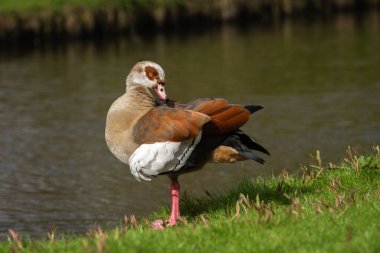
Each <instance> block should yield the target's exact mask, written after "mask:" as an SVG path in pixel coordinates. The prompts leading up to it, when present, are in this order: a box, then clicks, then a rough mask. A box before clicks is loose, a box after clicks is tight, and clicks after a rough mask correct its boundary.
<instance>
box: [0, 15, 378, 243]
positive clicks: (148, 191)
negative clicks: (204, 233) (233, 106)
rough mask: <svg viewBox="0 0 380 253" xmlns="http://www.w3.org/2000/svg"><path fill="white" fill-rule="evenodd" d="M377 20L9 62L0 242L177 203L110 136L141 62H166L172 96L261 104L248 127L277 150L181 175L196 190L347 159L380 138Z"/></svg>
mask: <svg viewBox="0 0 380 253" xmlns="http://www.w3.org/2000/svg"><path fill="white" fill-rule="evenodd" d="M379 24H380V22H379V16H378V15H376V14H371V15H368V16H366V17H363V18H361V19H355V18H353V17H350V16H340V17H337V18H336V19H334V20H332V21H329V22H315V23H309V24H304V23H296V22H293V23H291V22H287V23H284V24H283V25H275V26H273V27H257V26H251V27H244V28H241V29H237V28H234V27H229V26H225V27H223V28H221V29H217V30H212V31H208V32H204V33H200V34H193V35H188V36H185V37H176V36H172V37H162V36H158V37H155V38H152V39H150V40H148V41H143V40H140V39H138V38H131V39H120V40H116V41H112V42H108V43H105V44H92V43H73V44H69V45H66V46H62V47H56V48H44V49H40V50H33V51H28V52H26V53H25V52H18V53H17V52H16V53H5V52H3V53H2V54H1V55H0V101H1V103H0V170H1V173H0V236H1V237H4V236H6V234H7V230H8V228H12V229H14V230H16V231H19V232H21V233H28V234H29V235H30V236H46V233H47V232H48V231H49V230H50V229H51V228H52V227H56V228H57V231H58V232H68V233H83V232H86V231H87V230H88V229H89V228H91V227H93V226H95V224H100V225H102V226H111V227H112V226H114V225H115V224H117V223H118V222H119V221H121V219H122V218H123V216H124V215H125V214H136V215H137V216H139V217H141V216H144V215H149V214H150V213H151V212H152V211H154V210H156V209H157V208H158V206H160V205H162V204H168V203H169V192H168V189H169V181H168V179H167V178H165V177H160V178H157V179H155V180H153V181H152V182H151V183H139V182H137V181H136V180H135V179H134V178H133V177H132V175H131V174H130V172H129V168H127V167H126V166H124V165H123V164H121V163H120V162H118V161H117V160H116V159H115V158H114V157H113V156H112V154H111V153H110V152H109V151H108V149H107V147H106V145H105V142H104V124H105V117H106V113H107V110H108V107H109V106H110V104H111V103H112V101H113V100H114V99H116V98H117V97H118V96H120V95H121V93H122V92H123V91H124V89H125V87H124V80H125V76H126V74H127V73H128V72H129V70H130V68H131V66H132V65H133V64H134V63H135V62H137V61H140V60H144V59H150V60H153V61H156V62H158V63H160V64H161V65H162V66H163V67H164V69H165V70H166V74H167V92H168V94H169V96H170V97H171V98H174V99H177V100H180V101H184V102H185V101H189V100H191V99H193V98H196V97H204V96H212V97H224V98H228V99H229V100H230V101H231V102H234V103H241V104H249V103H253V104H261V105H263V106H264V107H265V109H264V110H262V111H260V112H258V113H257V114H256V115H254V116H253V117H252V119H251V120H250V121H249V123H248V124H247V125H246V126H245V127H244V129H245V130H246V131H247V132H249V133H251V134H252V136H254V137H255V138H256V139H257V140H258V141H259V143H261V144H262V145H264V146H265V147H266V148H268V149H269V150H270V151H271V153H272V156H271V157H269V158H268V157H267V164H266V165H265V166H261V165H259V164H256V163H254V162H244V163H239V164H234V165H214V164H211V165H208V166H207V167H205V168H204V169H203V170H202V171H199V172H196V173H193V174H188V175H184V176H182V177H181V178H180V181H181V183H182V184H181V186H182V189H183V190H185V191H187V192H189V193H192V194H196V195H202V194H204V191H205V190H207V191H209V192H221V191H223V190H226V189H228V188H229V187H231V186H233V185H235V184H236V183H238V182H239V181H240V180H242V178H244V177H256V176H259V175H260V176H270V175H272V174H278V173H280V171H281V170H282V169H283V168H287V169H288V170H289V171H296V170H297V168H298V165H299V163H307V162H309V161H310V159H309V155H308V154H309V153H314V152H315V151H316V150H320V151H321V155H322V159H323V160H325V161H333V162H338V161H339V160H340V159H341V157H342V156H343V154H344V150H345V149H346V147H347V146H348V145H352V146H358V147H359V148H361V150H363V151H365V152H367V151H369V150H370V149H371V145H372V144H379V142H380V120H379V116H380V112H379V107H380V99H379V94H380V93H379V92H380V71H379V69H380V68H379V67H380V53H379V52H380V33H379V32H380V28H379Z"/></svg>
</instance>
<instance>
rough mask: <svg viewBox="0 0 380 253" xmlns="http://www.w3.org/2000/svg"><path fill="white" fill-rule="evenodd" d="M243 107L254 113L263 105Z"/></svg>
mask: <svg viewBox="0 0 380 253" xmlns="http://www.w3.org/2000/svg"><path fill="white" fill-rule="evenodd" d="M244 108H245V109H247V110H248V111H250V112H251V113H254V112H257V111H259V110H261V109H263V108H264V107H262V106H261V105H246V106H244Z"/></svg>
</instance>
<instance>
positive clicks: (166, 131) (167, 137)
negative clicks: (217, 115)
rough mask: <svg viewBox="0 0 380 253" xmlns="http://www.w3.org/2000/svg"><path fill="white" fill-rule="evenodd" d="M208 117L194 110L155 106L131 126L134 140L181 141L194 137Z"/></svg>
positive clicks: (146, 141) (141, 142) (149, 141)
mask: <svg viewBox="0 0 380 253" xmlns="http://www.w3.org/2000/svg"><path fill="white" fill-rule="evenodd" d="M209 120H210V117H209V116H207V115H205V114H203V113H199V112H196V111H190V110H183V109H177V108H166V107H156V108H153V109H151V110H150V111H148V112H147V113H146V114H145V115H144V116H142V117H141V118H140V119H139V120H138V121H137V123H136V124H135V126H134V128H133V134H134V138H135V142H136V143H138V144H143V143H156V142H166V141H170V142H181V141H184V140H187V139H190V138H195V137H197V136H198V135H199V133H200V131H201V130H202V126H203V125H204V124H205V123H206V122H208V121H209Z"/></svg>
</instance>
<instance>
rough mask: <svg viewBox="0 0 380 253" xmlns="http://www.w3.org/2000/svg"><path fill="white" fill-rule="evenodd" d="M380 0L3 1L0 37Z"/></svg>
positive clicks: (31, 38) (99, 31) (67, 34)
mask: <svg viewBox="0 0 380 253" xmlns="http://www.w3.org/2000/svg"><path fill="white" fill-rule="evenodd" d="M379 5H380V1H379V0H331V1H315V0H307V1H306V0H305V1H292V0H269V1H268V0H257V1H249V0H227V1H226V0H217V1H214V0H207V1H200V0H198V1H185V0H82V1H80V0H67V1H62V0H40V1H38V0H19V1H14V0H2V1H0V42H14V41H23V40H24V42H25V43H26V42H29V43H33V42H34V43H37V42H41V41H47V40H53V41H62V40H66V39H68V38H72V37H85V38H88V37H90V38H92V37H104V36H109V35H113V34H134V33H144V34H146V35H150V34H151V33H154V32H157V31H163V30H165V31H166V30H180V31H183V30H190V29H193V30H199V29H202V28H204V26H206V25H209V24H215V23H220V22H226V21H242V22H247V21H252V20H254V21H259V22H260V21H266V22H272V21H278V20H281V19H282V18H284V17H287V16H293V15H301V16H304V17H310V16H312V15H313V14H317V15H318V16H329V15H331V14H333V13H336V12H341V11H349V12H360V11H363V10H369V9H372V8H377V7H379Z"/></svg>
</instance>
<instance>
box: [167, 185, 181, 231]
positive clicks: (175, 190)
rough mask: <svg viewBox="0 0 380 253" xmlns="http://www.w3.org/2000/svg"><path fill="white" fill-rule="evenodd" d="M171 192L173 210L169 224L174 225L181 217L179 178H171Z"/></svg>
mask: <svg viewBox="0 0 380 253" xmlns="http://www.w3.org/2000/svg"><path fill="white" fill-rule="evenodd" d="M171 181H172V184H171V193H172V210H171V213H170V217H169V223H168V224H167V225H168V226H174V225H175V224H176V221H177V220H178V219H179V218H180V213H179V183H178V180H177V178H171Z"/></svg>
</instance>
